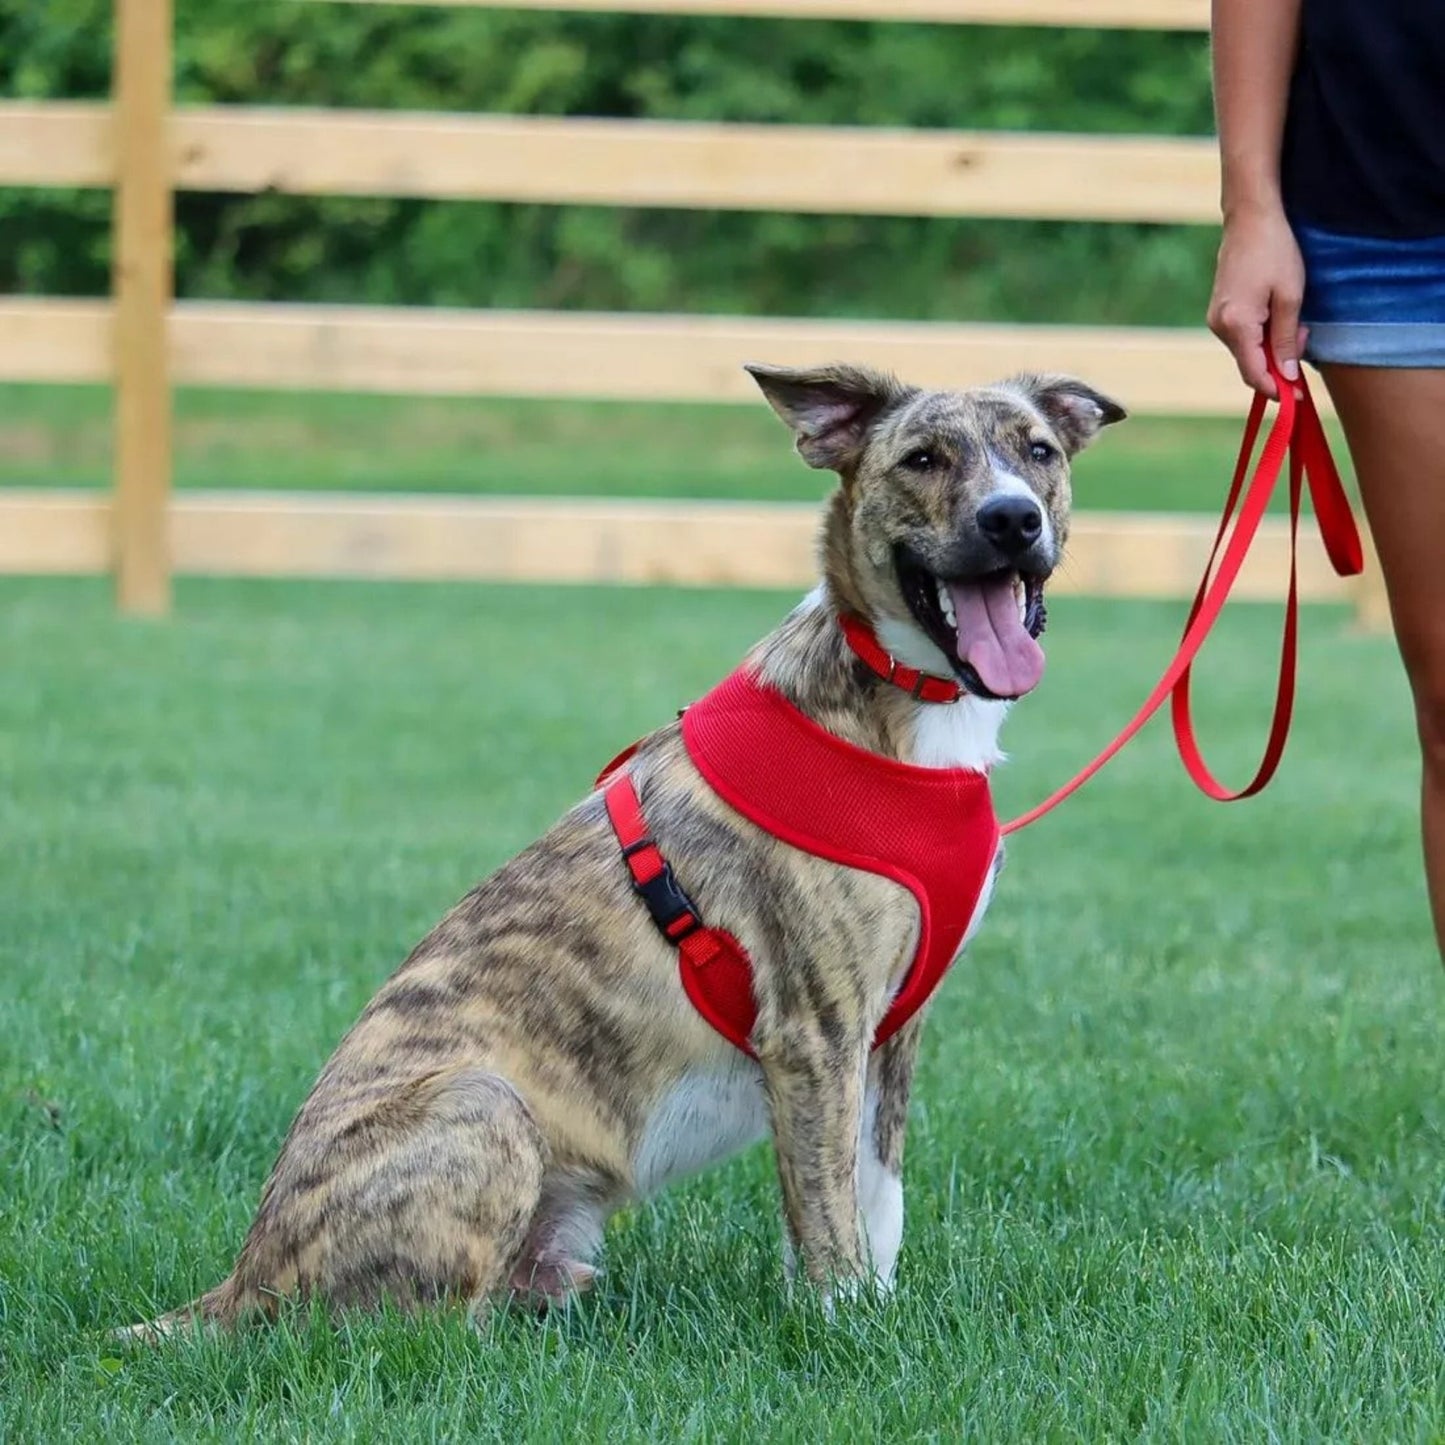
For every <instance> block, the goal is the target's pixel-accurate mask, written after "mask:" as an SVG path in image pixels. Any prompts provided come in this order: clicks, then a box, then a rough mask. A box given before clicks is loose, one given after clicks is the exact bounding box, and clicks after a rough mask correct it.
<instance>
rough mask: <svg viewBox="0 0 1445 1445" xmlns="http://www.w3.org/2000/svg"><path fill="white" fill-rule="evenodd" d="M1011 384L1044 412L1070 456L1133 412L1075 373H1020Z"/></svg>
mask: <svg viewBox="0 0 1445 1445" xmlns="http://www.w3.org/2000/svg"><path fill="white" fill-rule="evenodd" d="M1009 385H1010V386H1012V387H1013V388H1014V389H1015V390H1016V391H1021V392H1022V393H1023V394H1024V395H1025V396H1026V397H1028V399H1029V400H1030V401H1031V402H1032V403H1033V404H1034V405H1035V406H1036V407H1038V409H1039V410H1040V411H1041V412H1043V414H1044V416H1045V418H1046V419H1047V421H1048V423H1049V425H1050V426H1051V427H1052V428H1053V429H1054V431H1055V432H1056V433H1057V435H1058V438H1059V440H1060V441H1061V442H1063V444H1064V447H1065V449H1066V450H1067V451H1068V453H1069V455H1070V456H1073V455H1074V453H1075V452H1078V451H1082V450H1083V449H1084V448H1085V447H1086V446H1088V445H1089V443H1090V442H1091V441H1093V440H1094V438H1095V437H1096V436H1097V435H1098V434H1099V431H1100V429H1101V428H1103V427H1106V426H1112V425H1113V424H1114V423H1115V422H1116V421H1123V420H1124V418H1125V417H1126V416H1128V414H1129V413H1128V412H1126V411H1125V410H1124V408H1123V407H1122V406H1120V405H1119V403H1118V402H1117V401H1111V400H1110V399H1109V398H1108V397H1107V396H1105V395H1104V394H1103V392H1100V391H1095V390H1094V388H1093V387H1092V386H1086V385H1085V384H1084V383H1083V382H1082V381H1080V380H1079V379H1078V378H1077V377H1073V376H1037V375H1029V376H1016V377H1015V378H1014V379H1013V380H1012V381H1011V382H1010V383H1009Z"/></svg>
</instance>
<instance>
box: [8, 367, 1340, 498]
mask: <svg viewBox="0 0 1445 1445" xmlns="http://www.w3.org/2000/svg"><path fill="white" fill-rule="evenodd" d="M1244 404H1245V403H1244V395H1243V393H1241V402H1240V407H1241V413H1240V414H1241V417H1242V416H1243V408H1244ZM109 408H110V400H109V396H108V394H107V392H106V391H105V390H104V389H103V388H100V387H53V386H19V385H8V386H7V385H3V384H0V487H4V486H50V485H61V486H86V487H98V486H105V485H107V484H108V477H109V468H110V410H109ZM1239 428H1240V423H1239V422H1238V421H1232V420H1227V419H1220V418H1213V419H1200V418H1194V419H1181V418H1169V417H1165V418H1161V417H1136V418H1132V419H1131V420H1130V421H1129V423H1128V425H1127V426H1122V427H1119V428H1117V429H1116V430H1115V431H1114V432H1112V433H1111V434H1110V435H1109V437H1108V445H1107V446H1103V445H1101V446H1100V447H1098V448H1097V449H1095V450H1094V451H1091V452H1086V453H1085V454H1084V455H1083V456H1082V457H1080V458H1079V459H1078V462H1077V464H1076V467H1075V496H1076V500H1077V504H1078V506H1080V507H1089V508H1094V509H1100V508H1103V509H1134V510H1160V509H1162V510H1194V511H1217V510H1218V507H1219V503H1220V500H1221V499H1222V497H1223V494H1224V487H1225V485H1226V483H1227V482H1228V480H1229V473H1230V469H1231V467H1232V465H1233V461H1234V453H1235V450H1236V448H1237V447H1238V445H1239ZM175 439H176V482H177V485H178V486H181V487H240V488H258V487H259V488H282V489H290V488H334V489H342V490H347V491H390V492H395V491H428V492H481V493H522V494H525V495H533V496H565V495H597V496H607V495H612V496H628V497H738V498H746V499H748V500H790V501H799V500H801V501H814V500H817V499H819V498H821V497H822V496H823V493H824V490H825V483H824V481H823V479H822V478H820V477H819V476H818V474H817V473H815V472H810V471H809V470H808V468H807V467H805V466H804V465H803V464H802V463H801V462H800V461H799V460H798V458H797V457H796V456H794V455H793V454H792V451H791V448H790V446H789V444H788V438H787V434H786V433H785V432H784V431H783V429H782V427H781V426H780V425H779V424H778V422H777V420H776V419H775V418H774V417H773V414H772V413H771V412H770V411H769V410H768V408H767V406H766V405H765V404H764V402H763V400H762V398H761V397H759V398H758V401H757V404H756V405H754V406H750V407H749V406H699V405H691V406H685V405H672V406H668V405H658V404H642V403H637V404H628V403H603V402H594V403H579V402H574V401H565V402H558V401H537V400H527V401H513V400H495V399H488V400H476V399H468V398H455V397H453V398H437V397H390V396H332V395H325V394H306V393H294V392H293V393H274V392H236V391H182V392H180V393H178V395H177V401H176V438H175ZM1340 455H1341V456H1342V457H1343V455H1344V453H1343V450H1341V451H1340Z"/></svg>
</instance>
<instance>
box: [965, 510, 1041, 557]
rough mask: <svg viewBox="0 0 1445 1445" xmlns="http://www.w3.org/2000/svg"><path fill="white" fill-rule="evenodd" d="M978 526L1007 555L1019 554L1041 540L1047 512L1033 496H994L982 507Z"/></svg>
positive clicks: (1017, 555)
mask: <svg viewBox="0 0 1445 1445" xmlns="http://www.w3.org/2000/svg"><path fill="white" fill-rule="evenodd" d="M978 526H979V530H980V531H981V532H982V533H983V535H984V536H985V537H987V538H988V540H989V541H990V542H992V543H993V545H994V546H995V547H997V548H998V550H999V551H1000V552H1002V553H1003V554H1004V555H1005V556H1006V557H1019V556H1022V555H1023V554H1024V553H1025V552H1027V551H1028V550H1029V548H1030V547H1032V546H1033V545H1034V543H1035V542H1037V541H1038V540H1039V535H1040V533H1042V532H1043V530H1044V514H1043V512H1042V510H1041V509H1040V507H1039V504H1038V503H1037V502H1036V501H1034V499H1033V498H1032V497H1019V496H1013V495H1007V496H1002V497H992V498H990V499H989V500H988V501H987V502H985V503H984V504H983V506H981V507H980V508H979V509H978Z"/></svg>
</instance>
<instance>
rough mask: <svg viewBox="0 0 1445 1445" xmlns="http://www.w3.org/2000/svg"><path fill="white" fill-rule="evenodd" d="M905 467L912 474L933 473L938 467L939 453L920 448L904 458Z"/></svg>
mask: <svg viewBox="0 0 1445 1445" xmlns="http://www.w3.org/2000/svg"><path fill="white" fill-rule="evenodd" d="M903 465H904V466H905V467H907V468H908V470H909V471H910V472H931V471H932V470H933V469H934V467H936V466H937V465H938V453H937V452H934V451H930V450H929V449H928V448H927V447H918V448H916V449H915V450H913V451H911V452H909V453H908V455H907V456H906V457H904V458H903Z"/></svg>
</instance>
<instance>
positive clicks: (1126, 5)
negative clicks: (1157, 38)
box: [312, 0, 1209, 30]
mask: <svg viewBox="0 0 1445 1445" xmlns="http://www.w3.org/2000/svg"><path fill="white" fill-rule="evenodd" d="M312 3H313V4H314V3H317V0H312ZM373 3H378V4H401V5H438V6H445V7H465V8H470V9H479V10H480V9H491V10H579V11H596V10H606V11H621V12H631V13H633V14H637V15H726V16H732V17H737V18H743V17H747V18H763V19H775V20H897V21H902V20H912V21H928V22H933V23H936V24H943V25H1048V26H1091V27H1095V28H1098V29H1116V28H1123V29H1142V30H1207V29H1208V28H1209V0H373Z"/></svg>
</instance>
